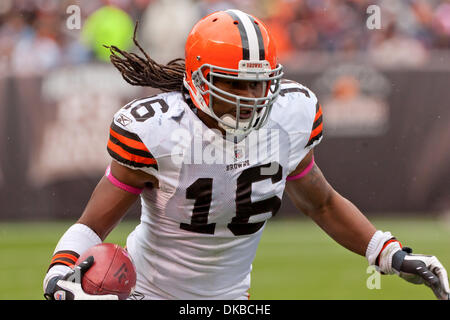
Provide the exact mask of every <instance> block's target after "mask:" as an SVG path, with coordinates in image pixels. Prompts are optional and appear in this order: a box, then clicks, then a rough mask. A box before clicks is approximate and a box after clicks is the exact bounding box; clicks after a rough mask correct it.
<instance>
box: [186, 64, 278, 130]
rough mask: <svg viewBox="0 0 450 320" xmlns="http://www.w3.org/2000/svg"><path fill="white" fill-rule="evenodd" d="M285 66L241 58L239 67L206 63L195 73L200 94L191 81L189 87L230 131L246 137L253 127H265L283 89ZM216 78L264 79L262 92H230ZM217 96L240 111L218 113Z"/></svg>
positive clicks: (207, 109) (193, 74) (214, 116)
mask: <svg viewBox="0 0 450 320" xmlns="http://www.w3.org/2000/svg"><path fill="white" fill-rule="evenodd" d="M282 70H283V67H282V66H281V65H278V66H277V67H276V68H275V69H272V68H271V67H270V64H269V62H267V61H248V60H241V61H240V62H239V69H228V68H222V67H218V66H214V65H211V64H203V65H202V66H201V67H200V68H198V69H197V70H195V71H194V72H193V73H192V83H193V85H194V88H195V91H196V94H195V92H192V91H193V90H192V88H191V87H190V86H189V85H187V88H188V89H189V90H190V91H191V94H192V97H193V98H194V99H195V100H196V101H195V102H196V104H197V106H199V108H200V109H201V110H202V111H203V112H205V113H206V114H208V115H209V116H211V117H212V118H213V119H215V120H216V121H217V122H218V125H219V126H220V127H221V128H223V129H224V130H225V132H226V133H227V135H231V136H240V137H245V136H247V135H248V134H249V133H250V132H251V131H252V130H255V129H256V130H257V129H259V128H261V127H262V126H264V124H265V123H266V122H267V119H268V117H269V114H270V111H271V109H272V105H273V103H274V102H275V100H276V98H277V97H278V94H279V92H280V81H281V78H282V76H283V72H282ZM215 79H227V80H243V81H252V82H255V81H256V82H262V84H263V90H262V96H261V97H255V98H251V97H246V96H240V95H236V94H233V93H230V92H228V91H225V90H222V89H220V88H219V87H218V86H217V85H215V83H214V80H215ZM185 84H187V83H185ZM214 100H221V101H223V102H226V103H228V104H231V105H235V106H236V115H235V116H234V115H232V114H225V115H222V116H221V117H219V116H218V115H216V113H215V112H214V109H213V105H214ZM244 110H245V111H244ZM248 111H250V116H248ZM241 113H242V114H245V117H243V118H241Z"/></svg>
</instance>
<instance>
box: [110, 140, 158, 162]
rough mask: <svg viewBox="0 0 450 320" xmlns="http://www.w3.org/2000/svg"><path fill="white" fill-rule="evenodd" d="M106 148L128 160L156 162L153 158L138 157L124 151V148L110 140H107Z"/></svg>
mask: <svg viewBox="0 0 450 320" xmlns="http://www.w3.org/2000/svg"><path fill="white" fill-rule="evenodd" d="M108 148H109V149H111V150H112V151H114V152H115V153H117V154H118V155H119V156H121V157H122V158H124V159H126V160H129V161H133V162H137V163H142V164H156V160H155V159H153V158H145V157H140V156H136V155H134V154H131V153H129V152H128V151H125V150H124V149H122V148H121V147H119V146H118V145H116V144H114V143H113V142H112V141H111V140H108Z"/></svg>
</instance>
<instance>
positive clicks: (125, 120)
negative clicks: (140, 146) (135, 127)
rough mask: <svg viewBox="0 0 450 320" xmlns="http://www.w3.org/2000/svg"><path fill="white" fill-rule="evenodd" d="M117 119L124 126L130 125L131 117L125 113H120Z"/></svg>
mask: <svg viewBox="0 0 450 320" xmlns="http://www.w3.org/2000/svg"><path fill="white" fill-rule="evenodd" d="M116 121H117V122H118V123H120V124H121V125H123V126H124V127H126V126H127V125H129V124H130V123H131V119H130V118H128V117H127V116H126V115H124V114H119V116H118V117H117V119H116Z"/></svg>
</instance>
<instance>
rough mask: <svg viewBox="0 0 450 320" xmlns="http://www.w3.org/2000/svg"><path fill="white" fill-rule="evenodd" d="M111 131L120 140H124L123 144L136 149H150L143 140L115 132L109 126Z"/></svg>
mask: <svg viewBox="0 0 450 320" xmlns="http://www.w3.org/2000/svg"><path fill="white" fill-rule="evenodd" d="M109 133H110V134H111V135H112V136H113V137H114V138H116V139H117V140H119V141H120V142H122V143H123V144H125V145H127V146H129V147H131V148H134V149H138V150H143V151H147V152H149V151H148V149H147V147H146V146H145V144H143V143H142V142H139V141H136V140H133V139H130V138H127V137H124V136H123V135H121V134H119V133H117V132H115V131H114V130H113V129H112V128H109Z"/></svg>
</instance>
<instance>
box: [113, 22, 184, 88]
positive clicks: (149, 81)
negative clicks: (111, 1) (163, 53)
mask: <svg viewBox="0 0 450 320" xmlns="http://www.w3.org/2000/svg"><path fill="white" fill-rule="evenodd" d="M138 25H139V22H138V21H137V22H136V25H135V28H134V34H133V42H134V44H135V45H136V47H138V49H139V51H140V52H141V53H142V54H143V55H144V57H145V59H144V58H142V57H140V56H139V55H137V54H134V53H129V52H126V51H123V50H120V49H119V48H117V47H116V46H104V47H106V48H108V49H109V50H110V52H111V55H110V60H111V62H112V64H113V65H114V66H115V67H116V68H117V70H119V71H120V73H121V74H122V77H123V79H124V80H125V81H126V82H128V83H129V84H131V85H133V86H141V87H152V88H156V89H160V90H161V91H164V92H169V91H180V92H185V88H184V85H183V77H184V71H185V62H184V59H182V58H178V59H174V60H171V61H169V62H168V63H167V64H166V65H161V64H159V63H157V62H156V61H154V60H153V59H152V58H150V56H149V55H148V54H147V53H146V52H145V51H144V49H142V47H141V45H140V44H139V42H138V41H137V40H136V31H137V28H138Z"/></svg>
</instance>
